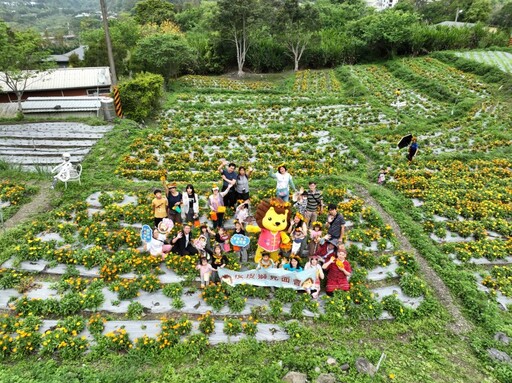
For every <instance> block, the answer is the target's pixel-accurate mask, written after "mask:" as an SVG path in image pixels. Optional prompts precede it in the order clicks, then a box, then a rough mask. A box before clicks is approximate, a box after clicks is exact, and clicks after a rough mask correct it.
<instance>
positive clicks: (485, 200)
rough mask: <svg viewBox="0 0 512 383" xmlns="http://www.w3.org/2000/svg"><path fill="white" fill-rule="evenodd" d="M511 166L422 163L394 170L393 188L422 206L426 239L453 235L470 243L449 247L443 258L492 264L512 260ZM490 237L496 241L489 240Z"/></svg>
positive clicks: (499, 163)
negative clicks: (449, 256) (511, 257)
mask: <svg viewBox="0 0 512 383" xmlns="http://www.w3.org/2000/svg"><path fill="white" fill-rule="evenodd" d="M511 165H512V163H511V162H510V161H508V160H505V159H501V160H500V159H496V160H493V161H484V160H473V161H470V162H467V163H462V162H459V161H452V162H449V163H447V162H440V161H418V162H416V164H415V165H413V166H412V167H409V168H399V169H396V170H395V171H394V173H393V177H394V179H395V182H393V183H391V185H392V186H393V187H394V188H396V189H397V190H398V191H401V192H402V193H404V195H406V196H408V197H411V198H419V199H422V200H424V204H423V206H422V207H421V210H422V212H423V226H424V229H425V230H426V231H427V232H428V233H435V234H436V236H437V237H439V238H441V239H444V238H445V236H446V235H447V231H448V230H449V231H450V232H453V233H457V234H458V235H460V236H461V237H463V238H468V239H470V240H471V241H470V242H465V243H451V244H445V245H443V249H444V251H445V252H447V253H454V254H455V255H456V256H457V257H458V258H459V260H461V261H468V260H469V259H470V258H480V257H485V258H487V259H489V260H494V259H498V258H504V257H506V256H509V255H510V254H512V239H511V238H510V236H511V235H512V193H511V190H510V183H511V179H512V170H511ZM436 217H444V218H442V219H439V218H436ZM489 232H493V233H495V234H494V238H496V239H491V238H489ZM500 236H501V238H500ZM507 237H508V240H507Z"/></svg>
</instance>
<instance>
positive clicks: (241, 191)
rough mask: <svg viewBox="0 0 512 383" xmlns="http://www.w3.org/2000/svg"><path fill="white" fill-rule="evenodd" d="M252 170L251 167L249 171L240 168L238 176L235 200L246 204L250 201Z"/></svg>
mask: <svg viewBox="0 0 512 383" xmlns="http://www.w3.org/2000/svg"><path fill="white" fill-rule="evenodd" d="M251 173H252V168H251V167H249V168H248V169H247V171H246V170H245V167H243V166H240V167H239V168H238V175H237V177H236V184H235V200H236V201H243V202H241V203H245V202H246V201H247V200H248V199H249V177H250V176H251Z"/></svg>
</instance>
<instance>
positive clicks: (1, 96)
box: [0, 88, 110, 103]
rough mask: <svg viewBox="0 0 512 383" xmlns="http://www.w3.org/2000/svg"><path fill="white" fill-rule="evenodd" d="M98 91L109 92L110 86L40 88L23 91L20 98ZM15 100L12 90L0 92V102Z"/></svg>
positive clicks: (90, 94)
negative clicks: (59, 88) (38, 89)
mask: <svg viewBox="0 0 512 383" xmlns="http://www.w3.org/2000/svg"><path fill="white" fill-rule="evenodd" d="M98 90H99V91H100V93H101V94H107V93H110V88H90V89H85V88H84V89H62V90H58V89H56V90H44V91H43V90H41V91H34V92H25V93H23V96H22V99H23V100H25V99H27V98H28V97H66V96H92V95H93V93H95V92H97V91H98ZM4 102H17V98H16V95H15V94H14V93H12V92H8V93H0V103H4Z"/></svg>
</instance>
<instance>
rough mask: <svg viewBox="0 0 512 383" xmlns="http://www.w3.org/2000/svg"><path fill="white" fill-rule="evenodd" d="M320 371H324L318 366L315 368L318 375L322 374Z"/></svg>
mask: <svg viewBox="0 0 512 383" xmlns="http://www.w3.org/2000/svg"><path fill="white" fill-rule="evenodd" d="M320 371H322V370H321V369H320V367H318V366H316V367H315V372H316V373H317V374H319V373H320Z"/></svg>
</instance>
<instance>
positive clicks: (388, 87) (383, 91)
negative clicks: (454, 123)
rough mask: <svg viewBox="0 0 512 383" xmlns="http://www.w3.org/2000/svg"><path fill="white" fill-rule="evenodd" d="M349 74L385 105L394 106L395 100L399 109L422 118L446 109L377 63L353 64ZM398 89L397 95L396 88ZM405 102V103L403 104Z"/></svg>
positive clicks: (430, 116) (433, 115)
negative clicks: (398, 104)
mask: <svg viewBox="0 0 512 383" xmlns="http://www.w3.org/2000/svg"><path fill="white" fill-rule="evenodd" d="M350 73H351V75H352V76H354V77H355V78H357V79H358V80H359V81H360V82H361V84H362V85H363V86H364V87H365V88H367V89H369V90H370V92H371V94H372V96H374V97H376V98H377V99H378V100H379V101H381V102H382V103H383V104H384V105H386V106H391V107H393V108H396V107H397V105H396V103H397V101H398V102H399V103H402V104H400V105H402V106H400V109H401V110H402V109H403V110H404V112H405V111H407V112H410V113H413V114H416V115H420V116H421V117H423V118H432V117H435V116H436V115H437V114H438V113H439V112H441V111H443V110H445V109H446V105H444V104H441V103H439V102H438V101H436V100H433V99H431V98H430V97H429V96H427V95H425V94H422V93H420V92H419V91H417V90H414V89H413V88H411V87H410V86H408V85H407V84H406V83H405V82H403V81H402V80H400V79H398V78H396V77H394V76H393V75H392V74H391V73H390V72H389V71H388V70H387V69H386V68H385V67H383V66H377V65H367V66H361V65H355V66H352V67H351V72H350ZM397 89H400V93H399V96H398V97H397V93H396V90H397ZM403 103H405V104H403Z"/></svg>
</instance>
